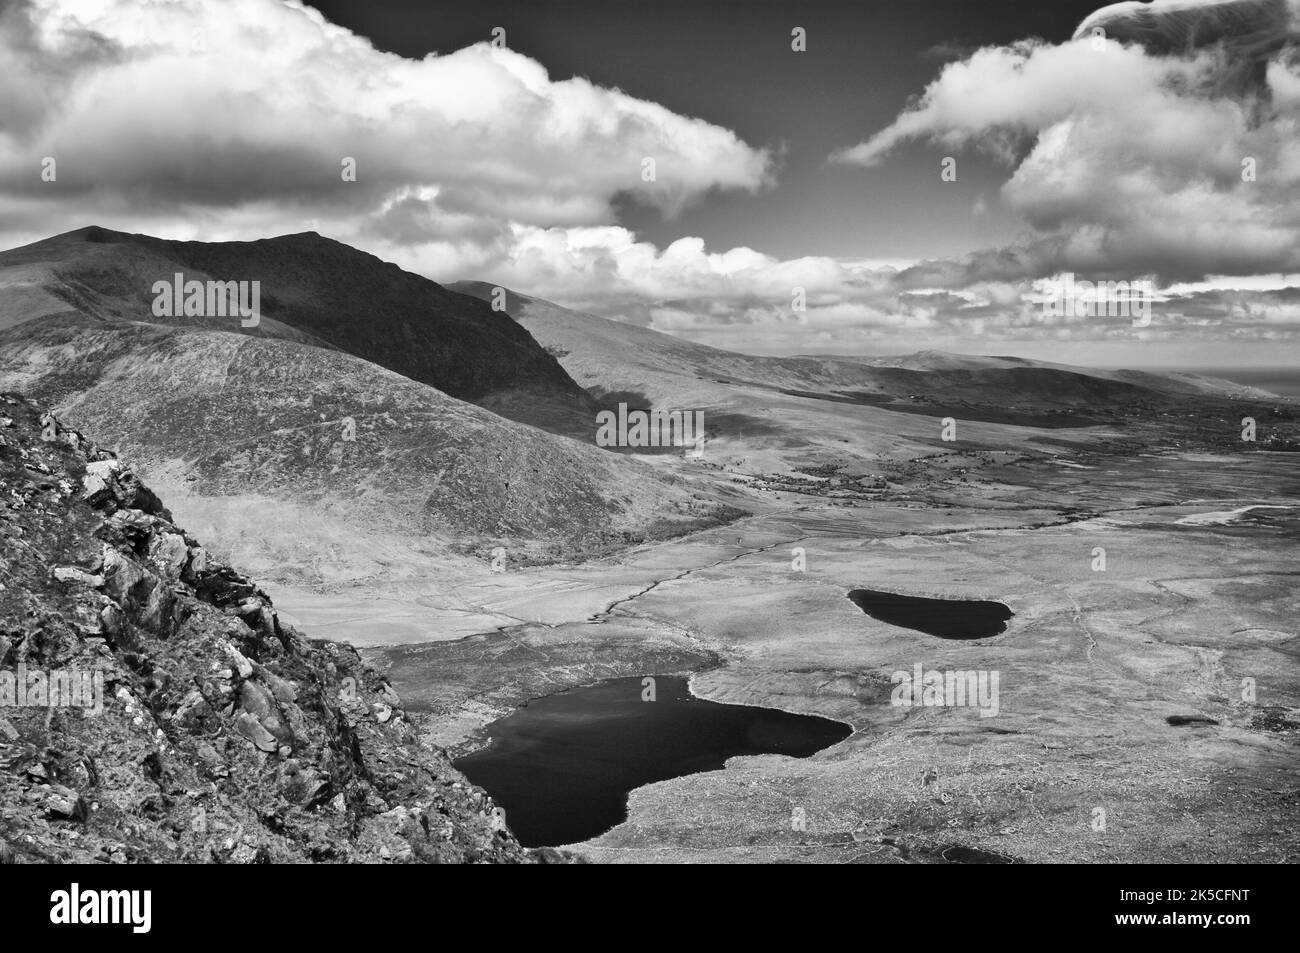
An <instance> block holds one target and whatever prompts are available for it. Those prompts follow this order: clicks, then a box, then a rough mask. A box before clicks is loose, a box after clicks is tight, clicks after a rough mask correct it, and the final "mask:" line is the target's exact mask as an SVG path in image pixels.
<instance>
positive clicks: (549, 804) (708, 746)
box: [455, 675, 851, 847]
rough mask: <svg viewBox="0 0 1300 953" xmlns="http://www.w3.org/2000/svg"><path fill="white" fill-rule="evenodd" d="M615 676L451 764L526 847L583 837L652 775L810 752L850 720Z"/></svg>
mask: <svg viewBox="0 0 1300 953" xmlns="http://www.w3.org/2000/svg"><path fill="white" fill-rule="evenodd" d="M643 690H644V689H643V688H642V680H641V679H640V678H616V679H611V680H609V681H606V682H601V683H600V684H597V685H592V686H590V687H588V688H575V689H573V690H571V691H567V692H561V693H559V694H558V695H548V696H547V697H545V698H538V699H535V700H533V701H531V702H529V703H528V705H527V706H526V707H524V708H521V709H519V710H518V711H516V712H515V713H513V714H511V715H509V716H507V717H505V718H502V719H501V720H500V721H497V722H494V723H493V724H491V725H489V726H488V733H489V735H490V736H491V738H492V743H491V745H490V746H489V747H487V748H485V749H483V750H482V751H476V752H475V753H473V754H470V755H466V756H465V757H463V758H459V759H457V760H456V762H455V764H456V767H457V768H459V769H460V770H461V771H462V772H464V774H465V776H466V777H468V778H469V779H470V781H472V782H473V783H475V784H477V785H479V786H480V787H482V788H484V789H485V790H486V791H487V792H488V794H490V795H491V796H492V798H493V800H495V801H496V802H497V804H499V805H500V806H501V807H503V808H505V812H506V823H507V824H509V825H510V829H511V830H513V831H514V832H515V836H517V837H518V838H519V841H520V843H522V844H524V845H525V846H526V847H543V846H555V845H557V844H572V843H575V842H577V841H584V840H588V839H590V838H592V837H595V836H596V835H598V834H602V833H604V832H605V831H607V830H609V829H610V828H611V827H613V826H615V825H616V824H619V823H621V822H622V821H623V820H625V819H626V817H627V794H628V792H629V791H631V790H632V789H633V788H637V787H640V786H641V785H643V784H649V783H651V782H653V781H665V780H667V779H669V778H676V777H680V776H682V775H684V774H694V773H696V772H698V771H713V770H716V769H718V768H721V767H722V765H723V763H724V762H725V761H726V760H727V759H728V758H732V757H735V756H737V755H756V754H783V755H789V756H790V757H794V758H806V757H807V756H809V755H811V754H815V753H816V752H818V751H820V750H822V749H823V748H827V747H830V746H831V745H833V744H835V743H837V742H839V741H843V740H844V739H845V738H847V737H848V736H849V734H851V729H850V728H849V726H848V725H846V724H843V723H842V722H838V721H831V720H829V719H827V718H817V717H812V716H808V715H792V714H790V713H788V712H783V711H777V710H776V709H772V708H753V707H750V706H747V705H720V704H718V703H716V702H710V701H704V700H703V699H700V698H696V697H694V696H693V695H691V693H690V691H689V690H688V689H687V687H686V679H684V678H676V677H670V676H663V675H659V676H655V700H654V701H642V700H641V698H642V692H643Z"/></svg>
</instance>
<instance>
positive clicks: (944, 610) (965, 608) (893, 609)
mask: <svg viewBox="0 0 1300 953" xmlns="http://www.w3.org/2000/svg"><path fill="white" fill-rule="evenodd" d="M849 599H851V600H852V601H853V604H854V605H855V606H857V607H858V608H859V609H861V610H862V611H863V612H865V613H866V614H867V615H869V616H871V618H873V619H877V620H879V621H880V622H887V623H889V624H890V625H898V626H902V627H903V628H905V629H915V630H916V631H917V632H924V633H926V634H927V635H937V636H938V637H939V638H941V639H986V638H988V637H989V636H990V635H998V634H1000V633H1002V632H1005V631H1006V628H1007V620H1008V619H1010V618H1011V617H1012V616H1013V615H1015V613H1014V612H1012V611H1011V610H1010V609H1008V608H1007V607H1006V606H1004V605H1003V604H1002V603H1000V602H987V601H984V600H980V599H926V598H923V597H921V596H900V595H898V594H897V593H894V592H880V591H879V590H876V589H854V590H853V591H852V592H850V593H849Z"/></svg>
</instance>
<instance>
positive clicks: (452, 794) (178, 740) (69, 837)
mask: <svg viewBox="0 0 1300 953" xmlns="http://www.w3.org/2000/svg"><path fill="white" fill-rule="evenodd" d="M0 485H3V486H4V487H5V490H6V493H5V495H4V497H3V498H0V568H2V569H3V577H4V580H5V582H4V584H3V585H0V698H3V699H4V707H0V769H3V770H0V862H39V863H91V862H107V863H177V862H197V863H208V862H211V863H254V862H270V863H295V862H297V863H301V862H372V863H373V862H381V861H389V862H432V863H453V862H484V863H526V862H532V861H536V860H563V859H565V858H564V857H563V856H562V855H560V854H559V853H558V852H555V851H542V852H529V851H526V850H524V849H523V848H521V847H520V846H519V844H518V843H517V842H516V841H515V839H514V837H513V836H512V835H511V834H510V832H509V830H508V829H507V828H506V826H505V823H504V820H503V815H502V814H501V813H500V812H499V811H498V810H497V809H496V808H495V806H494V805H493V803H492V801H491V800H490V799H488V798H487V797H486V796H485V795H484V793H483V792H482V791H481V790H479V789H477V788H475V787H473V786H472V785H470V784H469V783H468V782H467V781H466V780H465V778H464V777H463V776H462V775H461V774H460V773H459V772H458V771H456V770H455V769H454V768H453V767H452V766H451V763H450V762H449V761H448V759H447V757H446V755H445V753H443V752H442V751H440V750H437V749H433V748H430V747H427V746H426V745H425V744H424V743H423V742H421V741H420V740H419V738H418V737H417V733H416V731H415V729H414V728H413V726H412V724H411V722H410V720H409V718H408V716H407V714H406V712H405V710H404V709H403V706H402V703H401V700H400V699H399V698H398V697H397V695H396V693H395V692H394V691H393V689H392V687H391V686H390V685H389V684H388V683H387V681H386V680H385V679H383V678H382V677H381V676H380V675H378V674H377V673H376V672H375V671H373V670H372V669H370V668H368V667H367V666H366V665H364V664H363V663H362V661H361V659H360V657H359V656H358V655H357V653H356V651H355V650H353V649H352V648H351V647H349V646H346V645H338V644H333V643H324V642H313V641H310V640H308V639H307V638H306V637H304V636H303V634H302V633H300V632H299V631H297V630H296V629H295V628H294V627H293V626H292V625H290V624H289V623H288V622H287V621H286V620H284V619H283V618H281V617H280V616H279V614H278V613H277V611H276V609H275V608H274V606H273V605H272V604H271V601H270V599H269V598H268V597H267V595H266V593H265V592H264V591H262V590H261V589H260V588H259V587H258V586H257V585H256V584H255V583H254V582H252V581H251V580H249V579H248V578H247V577H245V576H243V575H241V574H240V573H238V572H236V571H234V570H233V569H231V568H229V567H228V566H224V565H221V564H220V563H218V562H216V561H215V560H214V559H212V558H211V555H210V554H209V553H208V552H207V551H206V550H205V548H204V547H203V546H202V545H201V544H200V543H199V541H198V540H196V539H195V538H194V537H193V536H191V535H190V534H189V533H187V532H186V531H185V530H184V529H182V528H181V527H179V526H177V525H176V523H175V522H173V519H172V516H171V513H170V512H169V511H168V510H167V509H166V508H165V507H164V506H163V504H162V502H161V501H160V500H159V498H158V497H157V496H156V495H155V494H154V493H153V492H152V491H151V490H150V489H149V488H148V487H146V486H145V485H144V484H143V483H141V481H140V480H139V479H138V478H137V477H136V476H135V474H134V473H133V472H132V471H131V470H130V469H129V467H128V466H127V465H126V463H125V462H124V461H122V460H120V459H118V458H117V457H115V456H114V455H113V454H112V453H110V452H107V451H105V450H102V449H101V448H99V447H98V446H97V445H96V444H94V443H93V442H91V441H89V440H87V439H86V438H85V437H83V436H82V434H81V433H79V432H77V431H74V430H70V429H68V428H65V427H63V426H61V425H60V424H59V423H58V421H57V420H56V419H55V418H53V417H52V416H49V415H47V414H43V413H41V411H40V410H39V409H38V407H37V406H36V405H35V404H33V403H30V402H28V401H26V400H23V399H21V398H19V397H17V396H16V395H13V394H3V395H0ZM38 676H39V677H38ZM19 679H21V682H19ZM56 685H57V686H58V688H57V689H56V688H54V687H53V686H56ZM42 686H43V687H42ZM38 691H39V694H38Z"/></svg>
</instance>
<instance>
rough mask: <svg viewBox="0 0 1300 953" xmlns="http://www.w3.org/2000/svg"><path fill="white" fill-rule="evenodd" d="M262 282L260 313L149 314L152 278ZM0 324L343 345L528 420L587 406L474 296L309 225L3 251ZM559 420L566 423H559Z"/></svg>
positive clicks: (89, 235) (107, 237)
mask: <svg viewBox="0 0 1300 953" xmlns="http://www.w3.org/2000/svg"><path fill="white" fill-rule="evenodd" d="M177 273H181V274H183V275H184V277H185V280H187V281H188V280H199V281H208V280H218V281H228V280H231V281H234V280H237V281H254V280H256V281H259V282H261V314H262V320H261V323H260V324H259V325H258V326H256V327H250V328H244V327H242V326H241V324H240V321H239V320H238V319H237V318H225V317H218V318H213V317H206V318H199V317H176V318H172V317H157V316H155V315H154V314H153V313H152V305H153V301H154V297H155V296H154V294H153V291H152V288H153V286H154V283H155V282H156V281H160V280H161V281H167V282H171V281H172V280H173V276H174V275H175V274H177ZM0 292H3V297H4V298H5V299H6V301H5V303H3V304H0V327H5V326H7V325H12V324H16V323H20V322H22V321H25V320H32V319H34V318H39V317H42V316H45V315H49V314H57V313H60V312H61V311H77V312H80V313H83V314H86V315H87V316H90V317H96V318H101V319H107V320H112V319H116V320H132V321H145V322H149V323H157V324H164V325H166V326H169V327H182V328H186V329H194V328H199V327H208V328H213V329H220V330H227V331H232V332H235V333H240V334H246V335H248V336H251V337H277V338H284V339H289V340H298V341H304V342H306V343H312V344H316V345H318V346H327V347H333V348H337V349H339V350H341V351H345V352H347V353H349V354H352V355H354V356H356V357H360V358H362V359H364V360H367V361H370V362H372V363H374V364H378V365H379V366H381V367H385V368H388V369H389V370H392V371H396V372H397V373H398V374H401V375H403V376H405V377H409V378H411V379H412V380H414V381H419V382H420V383H424V384H429V385H430V386H433V387H436V388H438V389H439V390H441V391H443V392H444V393H447V394H450V395H451V396H453V397H457V398H460V399H461V400H468V401H473V402H476V403H480V404H482V405H483V406H488V407H491V408H492V409H494V410H500V411H502V412H505V413H507V415H511V412H512V411H513V412H515V414H518V415H520V416H519V417H518V418H517V419H524V421H525V422H528V423H546V424H551V425H554V426H555V428H556V429H559V430H564V431H568V430H572V429H573V426H572V423H573V420H575V419H581V420H584V421H585V420H587V419H590V417H591V412H592V411H591V404H590V400H589V398H588V397H587V395H586V393H585V392H584V391H583V390H582V388H580V387H578V386H577V385H576V384H575V383H574V382H573V380H572V379H570V378H569V376H568V374H567V373H566V372H565V371H564V369H563V368H561V367H560V365H559V364H558V363H557V362H556V361H555V359H554V358H553V357H551V356H550V355H549V354H547V353H546V352H545V351H544V350H543V349H542V348H541V347H539V346H538V345H537V343H536V342H535V341H534V340H533V339H532V338H531V337H530V336H529V335H528V333H527V332H526V331H525V330H524V329H522V328H521V327H520V326H519V325H518V324H517V323H516V322H514V321H511V320H510V319H509V318H508V317H507V316H506V315H503V314H499V313H497V312H495V311H493V310H492V309H491V308H490V307H488V306H487V305H486V304H484V303H483V302H481V301H479V300H477V299H474V298H470V297H467V296H465V295H461V294H457V293H455V292H453V291H449V290H447V289H446V288H443V287H442V286H441V285H439V284H437V283H436V282H433V281H430V280H429V279H427V278H423V277H421V276H419V275H415V274H412V273H410V272H406V271H403V270H402V269H400V268H398V267H397V266H396V265H394V264H391V263H388V262H384V261H382V260H380V259H379V258H376V257H375V256H373V255H369V254H366V253H365V252H361V251H358V250H357V249H354V248H351V247H349V246H347V245H344V244H342V243H341V242H337V241H333V240H331V239H328V238H323V237H321V236H320V235H317V234H316V233H314V232H306V233H303V234H298V235H285V236H281V237H278V238H268V239H264V240H261V241H252V242H179V241H167V240H163V239H159V238H153V237H150V236H148V235H129V234H126V233H123V232H115V231H111V230H109V229H105V228H99V227H94V226H92V227H89V228H83V229H79V230H77V231H73V232H68V233H66V234H63V235H57V236H55V237H53V238H50V239H46V240H45V241H41V242H37V243H35V244H32V245H27V246H25V247H22V248H17V249H13V250H10V251H7V252H0ZM566 421H567V424H566Z"/></svg>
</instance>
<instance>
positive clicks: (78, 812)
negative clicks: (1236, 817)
mask: <svg viewBox="0 0 1300 953" xmlns="http://www.w3.org/2000/svg"><path fill="white" fill-rule="evenodd" d="M41 808H42V809H43V810H44V811H45V816H46V817H49V818H51V819H59V820H71V821H84V820H85V819H86V816H87V814H88V813H89V810H88V808H87V805H86V801H85V799H84V798H83V797H82V796H81V795H80V794H78V793H77V792H76V791H74V790H72V789H71V788H65V787H64V786H63V785H61V784H52V785H50V786H49V788H48V789H47V791H46V792H45V794H44V797H43V798H42V799H41Z"/></svg>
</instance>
